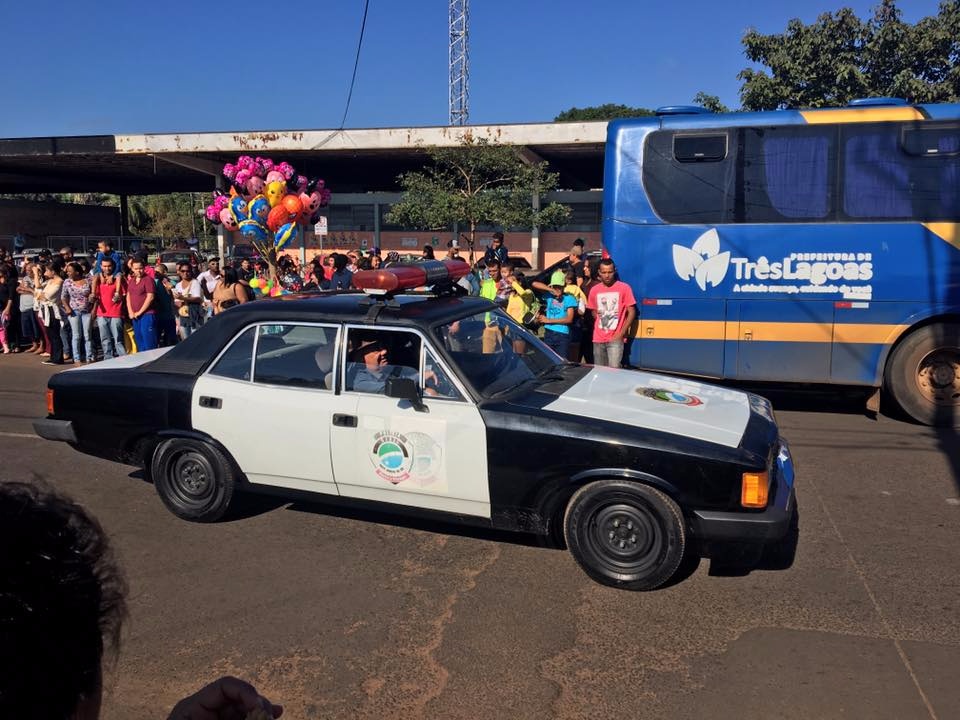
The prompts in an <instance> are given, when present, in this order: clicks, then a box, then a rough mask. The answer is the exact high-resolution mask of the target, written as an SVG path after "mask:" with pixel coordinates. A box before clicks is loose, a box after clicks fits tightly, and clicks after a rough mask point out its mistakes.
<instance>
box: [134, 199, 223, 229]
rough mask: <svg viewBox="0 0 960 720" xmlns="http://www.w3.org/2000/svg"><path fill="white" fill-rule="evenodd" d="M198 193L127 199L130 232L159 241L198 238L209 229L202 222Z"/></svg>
mask: <svg viewBox="0 0 960 720" xmlns="http://www.w3.org/2000/svg"><path fill="white" fill-rule="evenodd" d="M205 207H206V204H205V202H204V199H203V196H201V195H200V194H199V193H170V194H167V195H138V196H134V197H131V198H130V202H129V212H130V231H131V232H133V233H134V234H135V235H144V236H152V237H159V238H161V239H164V240H167V239H174V238H188V237H198V238H199V237H201V236H202V235H209V234H211V232H212V230H213V228H212V226H211V225H210V224H209V223H207V222H206V218H205V217H204V216H203V210H204V208H205Z"/></svg>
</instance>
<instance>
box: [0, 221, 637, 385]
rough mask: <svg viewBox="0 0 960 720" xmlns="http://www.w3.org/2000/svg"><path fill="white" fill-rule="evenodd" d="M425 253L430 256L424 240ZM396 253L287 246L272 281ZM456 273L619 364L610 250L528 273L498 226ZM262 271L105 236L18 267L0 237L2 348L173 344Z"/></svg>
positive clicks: (113, 351) (576, 358)
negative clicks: (158, 253) (88, 252)
mask: <svg viewBox="0 0 960 720" xmlns="http://www.w3.org/2000/svg"><path fill="white" fill-rule="evenodd" d="M460 253H461V247H460V243H459V242H458V241H457V240H452V241H450V242H448V243H447V251H446V255H445V256H444V257H443V259H445V260H454V261H463V262H470V263H471V264H472V263H473V259H474V258H473V250H472V248H471V249H470V253H469V257H468V258H465V257H463V256H461V254H460ZM420 259H422V260H436V259H440V258H438V257H437V254H436V251H435V249H434V247H433V246H432V245H424V246H423V249H422V253H421V256H420ZM400 261H401V257H400V255H399V253H397V252H395V251H394V252H389V253H386V255H383V254H381V251H380V249H379V248H372V249H370V250H369V251H365V250H357V251H351V252H348V253H337V252H334V253H330V254H328V255H325V256H317V257H315V258H314V259H313V260H312V261H311V262H309V263H304V264H302V265H301V264H300V263H299V261H298V260H297V258H296V257H291V256H288V255H282V256H281V257H280V258H279V260H278V263H277V274H276V278H275V281H276V283H278V284H279V286H280V288H281V289H282V290H284V291H289V292H299V291H303V290H344V289H348V288H350V287H351V285H352V278H353V274H354V273H355V272H358V271H361V270H376V269H378V268H380V267H383V266H388V265H390V264H393V263H397V262H400ZM474 268H475V270H474V272H471V273H469V274H468V275H467V276H466V277H465V278H464V279H463V280H462V281H461V284H463V286H464V287H465V288H466V290H467V292H469V293H470V294H473V295H480V296H482V297H485V298H488V299H489V300H491V301H493V302H495V303H497V304H498V305H500V306H502V307H503V308H504V309H505V310H506V312H507V313H508V314H509V315H510V316H511V317H513V318H514V319H515V320H516V321H517V322H519V323H521V324H523V325H525V326H527V327H528V328H531V329H535V330H537V331H538V332H540V331H541V329H542V332H540V334H541V335H542V338H543V340H544V341H545V342H546V343H547V345H549V346H550V347H552V348H553V349H554V350H555V351H556V352H557V353H558V354H559V355H561V356H562V357H564V358H567V359H568V360H571V361H573V362H586V363H590V364H598V365H609V366H613V367H618V366H619V365H620V364H621V363H622V361H623V351H624V342H625V339H627V337H628V329H629V328H630V326H631V324H632V323H633V321H634V319H635V318H636V300H635V298H634V296H633V293H632V291H631V288H630V287H629V285H627V284H626V283H624V282H622V281H620V280H619V279H618V278H617V274H616V267H615V265H614V264H613V261H612V260H609V259H604V260H600V261H599V262H597V261H596V260H594V259H592V258H590V257H585V255H584V242H583V240H580V239H577V240H576V241H575V242H574V244H573V246H572V247H571V248H570V252H569V254H568V256H567V258H566V259H565V260H564V261H563V262H562V263H561V264H560V265H559V269H557V270H556V271H554V272H553V273H552V275H551V277H549V278H547V282H539V281H536V280H528V279H527V278H525V277H524V276H523V274H522V273H521V272H520V271H519V270H518V268H516V267H515V264H514V261H513V260H512V259H511V258H510V254H509V250H508V249H507V247H506V246H505V245H504V243H503V234H502V233H495V234H494V235H493V238H492V241H491V243H490V245H489V246H488V247H487V248H485V250H484V254H483V257H482V260H481V262H479V263H476V264H475V266H474ZM255 278H256V279H258V280H263V281H264V282H266V281H267V279H268V278H269V269H268V267H267V266H266V263H265V262H263V261H262V260H259V259H250V258H243V259H241V260H240V261H239V262H238V263H237V265H236V267H226V268H223V269H221V267H220V261H219V258H216V257H214V258H210V259H208V260H207V262H206V267H205V269H203V270H202V271H201V270H200V266H199V263H198V262H197V261H196V260H194V261H192V262H188V261H183V262H180V263H179V264H178V265H177V268H176V277H174V278H170V277H168V275H167V268H166V266H165V265H164V264H163V263H162V262H160V261H159V260H158V261H157V262H156V264H155V265H151V264H150V263H148V261H147V256H146V254H136V255H131V256H127V257H123V256H121V255H120V254H119V253H118V252H117V251H116V250H114V248H113V247H112V245H111V244H110V242H109V241H103V242H101V243H99V245H98V248H97V253H96V256H95V257H94V258H93V259H92V260H90V259H88V258H87V257H82V258H74V254H73V250H72V249H71V248H69V247H64V248H61V249H60V251H59V253H57V254H56V255H54V254H53V253H52V252H51V251H49V250H46V251H43V252H41V253H40V254H39V255H38V256H36V257H32V258H27V259H26V261H25V262H24V264H23V267H22V268H17V267H16V266H15V265H14V262H13V258H12V257H11V256H10V255H9V254H8V253H7V252H6V251H5V250H3V249H0V310H2V315H0V345H2V352H3V353H4V354H9V353H15V352H26V353H34V354H36V355H39V356H40V357H41V360H42V362H43V363H44V364H49V365H61V364H66V363H91V362H95V361H97V360H100V359H110V358H113V357H117V356H120V355H124V354H127V353H132V352H138V351H142V350H151V349H154V348H157V347H166V346H169V345H173V344H174V343H176V342H178V341H179V340H181V339H184V338H186V337H188V336H189V335H190V334H191V333H192V332H194V331H195V330H196V329H197V328H199V327H200V326H201V325H203V323H204V322H205V321H206V320H207V319H208V318H209V317H211V316H212V315H216V314H219V313H220V312H223V311H224V310H226V309H228V308H230V307H233V306H234V305H238V304H240V303H245V302H249V301H250V300H253V299H255V298H256V297H258V294H257V293H256V292H255V291H254V286H255V285H257V284H258V283H253V284H251V281H252V280H254V279H255Z"/></svg>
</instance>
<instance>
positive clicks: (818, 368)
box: [730, 299, 834, 382]
mask: <svg viewBox="0 0 960 720" xmlns="http://www.w3.org/2000/svg"><path fill="white" fill-rule="evenodd" d="M730 310H731V315H732V316H734V317H737V318H738V320H739V323H738V325H737V327H738V329H737V340H738V342H737V378H739V379H742V380H785V381H788V382H828V381H829V379H830V353H831V349H832V342H833V315H834V308H833V302H832V301H822V300H803V301H795V300H789V299H788V300H743V301H740V302H739V303H731V308H730ZM738 311H739V312H738ZM737 312H738V314H736V315H735V314H734V313H737Z"/></svg>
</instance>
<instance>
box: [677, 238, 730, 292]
mask: <svg viewBox="0 0 960 720" xmlns="http://www.w3.org/2000/svg"><path fill="white" fill-rule="evenodd" d="M673 267H674V269H675V270H676V271H677V275H679V276H680V279H681V280H689V279H690V278H695V279H696V281H697V285H699V286H700V289H701V290H706V289H707V285H708V284H709V285H711V286H712V287H717V285H719V284H720V283H722V282H723V278H725V277H726V275H727V268H728V267H730V252H729V251H727V252H724V253H722V252H720V236H719V235H718V234H717V230H716V228H710V229H709V230H707V231H706V232H705V233H703V235H701V236H700V237H698V238H697V241H696V242H695V243H693V247H692V248H685V247H683V245H674V246H673Z"/></svg>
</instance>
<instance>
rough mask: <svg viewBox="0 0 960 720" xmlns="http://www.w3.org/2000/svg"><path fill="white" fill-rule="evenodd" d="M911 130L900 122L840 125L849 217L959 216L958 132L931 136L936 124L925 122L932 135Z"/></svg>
mask: <svg viewBox="0 0 960 720" xmlns="http://www.w3.org/2000/svg"><path fill="white" fill-rule="evenodd" d="M915 129H916V128H915V126H906V127H905V126H903V125H901V124H899V123H870V124H865V125H851V126H850V127H845V128H843V130H842V131H841V136H842V148H843V150H842V153H843V168H844V177H843V212H844V213H845V214H846V215H847V216H848V217H849V218H850V219H853V220H915V221H937V220H939V221H955V220H958V219H960V131H958V130H957V129H953V130H952V132H945V133H943V134H942V135H938V136H935V135H934V134H933V133H934V131H935V130H938V129H940V128H938V127H936V126H933V127H930V128H927V127H924V128H923V131H924V132H925V133H930V134H929V135H926V136H925V137H923V136H919V135H916V134H911V132H910V131H911V130H915ZM933 142H935V143H936V146H935V147H936V150H937V151H936V152H931V150H932V149H933V145H932V143H933ZM920 150H923V152H922V153H921V152H920Z"/></svg>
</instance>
